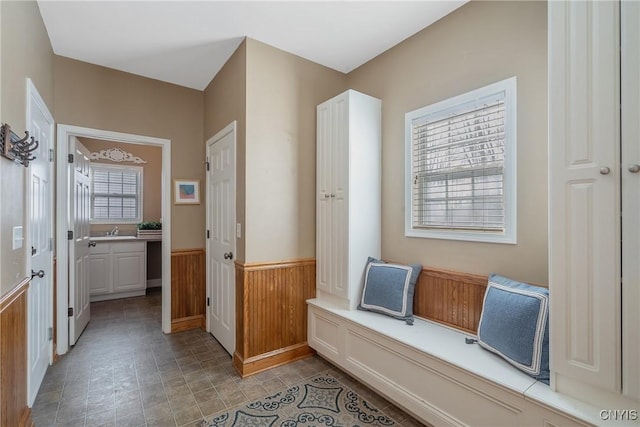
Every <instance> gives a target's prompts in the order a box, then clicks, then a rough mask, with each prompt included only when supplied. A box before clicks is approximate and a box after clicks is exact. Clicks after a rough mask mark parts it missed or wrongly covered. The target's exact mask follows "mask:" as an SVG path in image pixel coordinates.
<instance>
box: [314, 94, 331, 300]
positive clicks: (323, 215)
mask: <svg viewBox="0 0 640 427" xmlns="http://www.w3.org/2000/svg"><path fill="white" fill-rule="evenodd" d="M331 104H332V101H327V102H325V103H323V104H320V105H318V108H317V118H318V122H317V135H316V137H317V142H316V143H317V159H316V167H317V169H316V170H317V178H316V179H317V181H316V196H317V197H316V202H317V206H316V221H317V225H316V286H317V289H318V290H320V291H323V292H327V293H330V292H331V263H330V262H329V259H330V254H331V236H332V234H331V199H330V198H331V145H330V144H331V139H332V135H331V133H332V127H331V111H332V109H331Z"/></svg>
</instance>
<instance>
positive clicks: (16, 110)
mask: <svg viewBox="0 0 640 427" xmlns="http://www.w3.org/2000/svg"><path fill="white" fill-rule="evenodd" d="M0 10H1V12H0V16H1V18H0V19H1V22H0V24H1V25H0V32H1V33H2V35H1V36H0V40H1V43H2V46H1V48H0V52H1V53H0V54H1V63H0V68H1V72H0V76H1V77H0V87H1V94H2V95H1V97H0V98H1V99H0V103H1V104H2V106H1V111H2V115H1V116H0V122H2V123H8V124H9V125H11V128H12V129H13V130H14V131H15V132H16V133H17V134H18V135H23V134H24V131H25V130H26V115H25V111H26V96H27V94H26V78H27V77H29V78H31V80H32V81H33V83H34V85H35V86H36V88H37V89H38V92H39V93H40V95H41V96H42V98H43V99H44V101H45V103H46V104H47V106H48V107H49V110H50V111H53V108H52V107H53V50H52V49H51V44H50V43H49V37H48V35H47V33H46V30H45V27H44V24H43V22H42V18H41V17H40V11H39V10H38V5H37V4H36V2H33V1H24V2H13V1H0ZM25 180H26V169H25V168H24V167H22V166H17V165H15V164H12V163H10V162H9V161H8V160H5V159H3V158H0V182H2V183H3V187H4V188H3V190H2V193H1V196H0V197H2V199H1V200H0V218H1V221H0V224H1V225H0V246H1V247H0V253H1V254H2V256H1V257H0V280H1V282H0V295H2V294H4V293H5V292H7V291H8V290H10V289H11V288H13V287H14V286H15V285H16V284H17V283H18V282H19V281H20V280H21V279H22V278H24V277H25V274H26V265H25V263H26V258H25V256H26V248H25V247H23V248H22V249H19V250H16V251H14V250H13V249H12V246H11V244H12V239H11V235H12V230H13V227H16V226H23V227H24V226H25V220H26V212H25V204H26V199H25V187H24V183H25ZM5 183H11V185H10V186H8V185H6V184H5Z"/></svg>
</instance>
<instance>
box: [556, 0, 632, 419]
mask: <svg viewBox="0 0 640 427" xmlns="http://www.w3.org/2000/svg"><path fill="white" fill-rule="evenodd" d="M548 8H549V21H548V23H549V212H550V216H549V221H550V223H549V228H550V232H549V289H550V292H551V299H550V300H551V318H550V326H551V335H550V339H551V369H552V384H551V385H552V387H554V388H555V389H556V390H557V391H559V392H563V393H566V394H569V395H572V396H575V397H577V398H579V399H582V400H586V401H588V402H591V403H593V404H598V405H601V406H602V405H604V406H602V407H603V408H604V407H606V408H609V407H613V406H611V405H615V404H620V405H627V406H622V407H628V408H629V409H633V408H634V407H636V408H637V406H638V402H639V401H640V351H639V348H640V316H639V315H638V312H639V311H640V270H639V264H640V225H639V224H640V128H639V123H640V110H639V108H638V103H639V99H640V86H639V84H638V80H639V78H640V77H639V76H640V67H639V64H638V61H639V60H638V58H639V56H640V31H639V30H638V27H639V26H640V4H639V3H637V2H634V1H622V2H620V1H608V2H598V1H593V2H584V1H562V2H549V4H548ZM607 405H609V406H607Z"/></svg>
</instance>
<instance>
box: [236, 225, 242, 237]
mask: <svg viewBox="0 0 640 427" xmlns="http://www.w3.org/2000/svg"><path fill="white" fill-rule="evenodd" d="M236 237H237V238H238V239H241V238H242V224H240V223H239V222H238V223H236Z"/></svg>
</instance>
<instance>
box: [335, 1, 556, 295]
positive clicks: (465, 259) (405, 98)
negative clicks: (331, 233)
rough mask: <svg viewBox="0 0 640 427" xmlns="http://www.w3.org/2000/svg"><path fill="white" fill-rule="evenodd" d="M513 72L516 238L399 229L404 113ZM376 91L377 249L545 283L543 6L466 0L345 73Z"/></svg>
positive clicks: (353, 82) (398, 257)
mask: <svg viewBox="0 0 640 427" xmlns="http://www.w3.org/2000/svg"><path fill="white" fill-rule="evenodd" d="M511 76H517V79H518V87H517V97H518V106H517V108H518V124H517V126H518V134H517V138H518V139H517V144H518V178H517V179H518V235H517V239H518V244H517V245H504V244H487V243H472V242H458V241H446V240H436V239H421V238H408V237H404V210H405V206H404V194H405V182H404V138H405V136H404V114H405V113H406V112H408V111H411V110H414V109H416V108H419V107H422V106H425V105H429V104H431V103H434V102H437V101H440V100H443V99H446V98H449V97H452V96H455V95H458V94H461V93H464V92H467V91H469V90H472V89H476V88H479V87H482V86H484V85H487V84H489V83H493V82H496V81H499V80H502V79H505V78H507V77H511ZM348 77H349V86H350V87H352V88H354V89H356V90H359V91H362V92H364V93H367V94H370V95H372V96H375V97H378V98H380V99H382V185H383V188H382V255H383V257H384V258H386V259H393V260H399V261H405V262H420V263H422V264H423V265H425V266H431V267H440V268H445V269H452V270H459V271H465V272H471V273H481V274H486V273H488V272H491V271H493V272H498V273H501V274H504V275H508V276H512V277H514V278H516V279H520V280H526V281H532V282H536V283H540V284H545V283H547V280H548V279H547V276H548V266H547V256H548V244H547V6H546V3H545V2H525V1H518V2H484V1H472V2H470V3H468V4H467V5H465V6H463V7H461V8H460V9H458V10H456V11H455V12H453V13H452V14H451V15H448V16H446V17H444V18H443V19H441V20H440V21H438V22H436V23H435V24H434V25H432V26H430V27H428V28H426V29H425V30H423V31H421V32H419V33H417V34H416V35H414V36H413V37H411V38H410V39H408V40H406V41H404V42H403V43H401V44H399V45H398V46H396V47H394V48H392V49H390V50H389V51H387V52H385V53H384V54H382V55H380V56H378V57H376V58H374V59H373V60H371V61H370V62H368V63H367V64H365V65H363V66H362V67H360V68H358V69H356V70H354V71H353V72H351V73H350V74H349V76H348Z"/></svg>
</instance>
